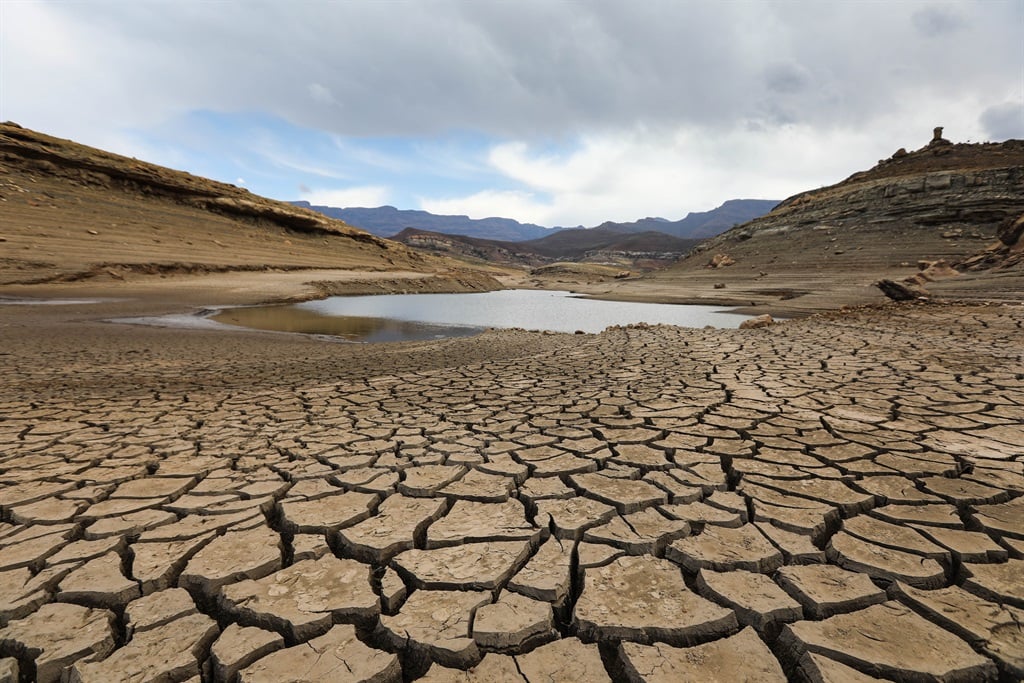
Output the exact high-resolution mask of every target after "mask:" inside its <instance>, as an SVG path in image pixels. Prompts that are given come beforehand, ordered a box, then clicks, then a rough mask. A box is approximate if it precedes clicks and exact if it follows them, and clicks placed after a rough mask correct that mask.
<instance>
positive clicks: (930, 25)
mask: <svg viewBox="0 0 1024 683" xmlns="http://www.w3.org/2000/svg"><path fill="white" fill-rule="evenodd" d="M910 20H911V23H912V24H913V25H914V28H915V29H917V30H918V31H919V32H921V34H923V35H925V36H928V37H929V38H932V37H936V36H941V35H944V34H947V33H955V32H957V31H958V30H960V29H962V28H963V27H964V24H965V22H964V19H963V17H962V16H960V15H959V14H957V13H956V12H954V11H953V10H951V9H949V8H948V7H941V6H934V7H925V8H924V9H921V10H918V11H917V12H914V14H913V15H912V16H911V17H910Z"/></svg>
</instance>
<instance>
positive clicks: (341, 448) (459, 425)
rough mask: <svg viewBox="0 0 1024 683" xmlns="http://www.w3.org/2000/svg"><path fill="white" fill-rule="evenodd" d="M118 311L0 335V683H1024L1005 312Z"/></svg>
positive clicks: (6, 328)
mask: <svg viewBox="0 0 1024 683" xmlns="http://www.w3.org/2000/svg"><path fill="white" fill-rule="evenodd" d="M120 306H121V308H126V307H127V308H131V309H133V310H134V311H136V312H137V311H138V310H140V309H142V308H144V307H145V302H142V303H139V302H134V303H124V304H121V305H120ZM161 306H170V304H168V303H166V302H164V303H163V304H161ZM23 308H24V307H23ZM117 308H118V305H115V304H103V305H96V306H95V307H94V308H90V307H88V306H86V307H79V308H76V309H75V310H74V311H70V310H69V311H66V312H60V311H55V310H54V309H56V307H48V308H46V310H42V309H43V307H38V308H36V307H27V309H26V310H25V311H24V312H20V313H12V314H11V315H10V316H8V317H5V323H6V322H7V320H8V319H9V320H11V321H14V323H16V324H10V325H7V324H5V325H0V348H2V349H3V350H4V352H6V353H10V354H14V355H15V356H16V357H17V358H18V363H14V364H9V365H10V367H9V371H6V370H8V368H6V367H5V372H4V373H0V680H3V678H2V677H3V676H7V677H8V678H16V677H20V678H21V679H36V680H46V681H57V680H62V679H63V680H112V679H114V678H116V677H117V676H118V675H129V676H131V677H134V678H136V679H140V680H141V679H146V680H151V679H156V680H171V681H192V680H197V676H206V677H207V678H211V677H212V679H213V680H215V681H227V680H232V679H234V678H235V677H237V678H238V680H243V681H252V680H291V679H295V680H375V681H389V680H396V681H397V680H420V679H423V680H435V681H448V680H451V681H474V680H481V681H483V680H487V681H490V680H513V681H517V680H522V681H530V682H531V683H536V682H539V681H549V680H552V679H554V680H570V681H571V680H580V681H597V680H611V679H614V680H662V679H666V677H667V679H668V680H680V679H688V678H689V679H694V680H715V679H716V677H717V679H720V680H744V679H748V680H781V677H782V676H783V673H784V674H785V675H787V676H790V677H791V678H797V677H799V676H805V677H806V678H807V679H809V680H815V681H817V680H822V681H832V680H848V681H857V680H862V679H865V678H870V677H874V676H881V677H887V678H892V679H896V680H949V681H956V680H995V679H998V678H999V677H1002V678H1003V679H1006V680H1014V679H1015V678H1019V677H1020V676H1021V671H1022V670H1021V667H1022V663H1021V660H1020V656H1019V654H1018V653H1019V651H1020V649H1021V643H1020V639H1019V630H1016V631H1015V630H1014V629H1015V628H1018V626H1017V625H1018V624H1019V623H1021V621H1022V615H1021V614H1020V610H1021V609H1022V608H1024V596H1022V594H1021V582H1020V576H1021V575H1022V574H1024V570H1022V567H1021V563H1022V562H1024V543H1022V538H1024V536H1022V535H1021V532H1020V528H1021V524H1020V522H1021V519H1022V516H1021V510H1022V509H1024V508H1022V505H1024V502H1022V501H1024V454H1022V453H1021V451H1020V448H1021V445H1022V444H1024V434H1022V432H1021V428H1020V410H1021V407H1022V406H1024V380H1021V378H1020V368H1021V367H1024V343H1022V342H1021V340H1022V339H1024V310H1022V309H1020V308H1019V307H1017V308H1014V307H998V306H934V305H911V306H908V307H905V308H895V307H892V308H886V309H884V310H875V309H865V310H859V311H849V312H842V313H834V314H829V315H824V316H821V317H818V318H815V319H808V320H797V321H790V322H787V323H785V324H781V325H775V326H773V327H769V328H762V329H751V330H739V331H731V330H714V329H700V330H698V329H683V328H672V327H661V326H633V327H625V328H615V329H610V330H608V331H606V332H604V333H603V334H600V335H578V336H577V335H545V334H539V333H529V332H521V331H502V332H488V333H485V334H482V335H479V336H477V337H472V338H463V339H451V340H439V341H435V342H425V343H416V344H397V345H338V344H333V343H330V342H326V341H324V340H321V339H312V338H304V337H298V336H290V335H263V334H255V333H246V332H241V331H226V332H215V331H182V330H171V331H169V330H159V329H156V328H146V327H137V326H136V327H125V326H119V325H111V324H99V323H98V322H95V321H96V320H97V319H99V318H101V317H113V316H114V314H115V313H116V311H117ZM5 313H7V311H6V310H5ZM769 645H770V647H769ZM736 653H741V656H734V655H735V654H736ZM659 676H661V677H662V678H659Z"/></svg>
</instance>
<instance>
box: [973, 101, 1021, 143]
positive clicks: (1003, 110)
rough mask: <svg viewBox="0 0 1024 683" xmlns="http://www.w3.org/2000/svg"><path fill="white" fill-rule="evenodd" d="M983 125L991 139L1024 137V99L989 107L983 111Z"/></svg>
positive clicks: (1018, 138)
mask: <svg viewBox="0 0 1024 683" xmlns="http://www.w3.org/2000/svg"><path fill="white" fill-rule="evenodd" d="M981 125H982V128H984V129H985V135H986V136H987V137H988V138H989V139H990V140H996V141H1002V140H1009V139H1011V138H1014V139H1017V140H1021V139H1024V101H1021V100H1018V101H1016V102H1004V103H1002V104H997V105H994V106H991V107H989V108H988V109H986V110H985V111H983V112H982V113H981Z"/></svg>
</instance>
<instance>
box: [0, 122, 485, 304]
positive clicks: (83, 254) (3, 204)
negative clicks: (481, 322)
mask: <svg viewBox="0 0 1024 683" xmlns="http://www.w3.org/2000/svg"><path fill="white" fill-rule="evenodd" d="M0 211H2V221H0V284H4V283H14V282H39V281H59V280H72V279H78V278H91V277H101V278H113V279H117V278H122V277H126V276H130V275H131V274H132V273H147V274H168V273H172V274H173V273H181V272H208V271H222V270H261V269H266V268H274V269H305V268H335V269H362V270H414V271H426V272H431V271H443V270H447V269H452V268H454V269H456V270H465V271H467V272H469V271H470V270H471V269H468V268H466V267H465V266H464V265H459V264H455V263H454V262H452V261H450V260H446V259H441V258H437V257H432V256H427V255H423V254H419V253H417V252H416V251H414V250H412V249H409V248H408V247H406V246H404V245H400V244H397V243H394V242H391V241H388V240H384V239H381V238H378V237H375V236H373V235H370V234H369V233H367V232H364V231H362V230H359V229H356V228H353V227H351V226H349V225H347V224H345V223H344V222H342V221H339V220H336V219H331V218H327V217H325V216H323V215H321V214H318V213H316V212H314V211H310V210H307V209H302V208H299V207H295V206H292V205H290V204H287V203H285V202H278V201H274V200H270V199H266V198H263V197H259V196H256V195H253V194H251V193H249V192H248V191H247V190H244V189H242V188H239V187H235V186H233V185H227V184H224V183H218V182H215V181H211V180H207V179H205V178H199V177H196V176H193V175H190V174H188V173H183V172H180V171H174V170H171V169H167V168H163V167H161V166H156V165H154V164H149V163H145V162H142V161H139V160H136V159H131V158H127V157H122V156H119V155H116V154H111V153H108V152H104V151H101V150H98V149H94V148H91V147H87V146H84V145H79V144H76V143H74V142H71V141H68V140H61V139H58V138H54V137H50V136H47V135H44V134H41V133H37V132H35V131H31V130H28V129H25V128H21V127H19V126H17V125H15V124H10V123H4V124H0Z"/></svg>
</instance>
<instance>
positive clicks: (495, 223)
mask: <svg viewBox="0 0 1024 683" xmlns="http://www.w3.org/2000/svg"><path fill="white" fill-rule="evenodd" d="M291 203H292V204H294V205H295V206H301V207H303V208H307V209H312V210H314V211H317V212H319V213H322V214H324V215H325V216H330V217H331V218H337V219H339V220H343V221H345V222H346V223H349V224H350V225H355V226H358V227H359V228H361V229H363V230H366V231H367V232H370V233H373V234H374V235H379V236H380V237H393V236H395V235H397V234H398V233H400V232H402V230H404V229H406V228H416V229H417V230H426V231H428V232H441V233H445V234H448V235H464V236H466V237H476V238H479V239H489V240H500V241H508V242H518V241H522V240H532V239H537V238H539V237H544V236H546V235H549V234H551V231H552V228H545V227H543V226H540V225H534V224H533V223H520V222H519V221H516V220H513V219H511V218H480V219H476V218H470V217H469V216H439V215H436V214H432V213H428V212H427V211H415V210H411V209H396V208H395V207H393V206H379V207H376V208H360V207H352V208H338V207H334V206H313V205H311V204H310V203H309V202H304V201H297V202H291Z"/></svg>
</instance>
